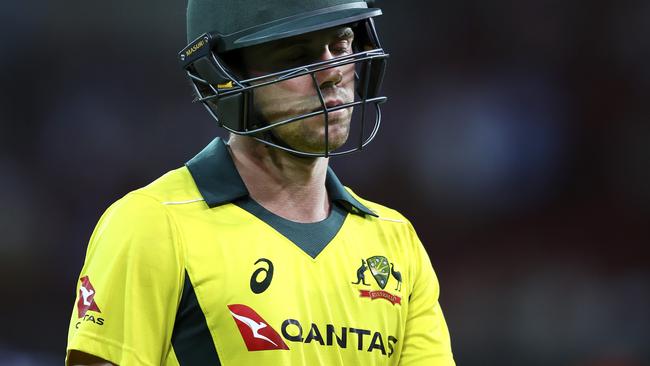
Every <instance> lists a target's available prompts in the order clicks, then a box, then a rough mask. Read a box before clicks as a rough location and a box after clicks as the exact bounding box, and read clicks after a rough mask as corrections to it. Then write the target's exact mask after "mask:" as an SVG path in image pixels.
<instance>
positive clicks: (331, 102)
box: [325, 99, 343, 108]
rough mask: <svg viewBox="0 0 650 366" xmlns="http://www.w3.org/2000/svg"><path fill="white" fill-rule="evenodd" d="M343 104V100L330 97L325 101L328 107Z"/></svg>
mask: <svg viewBox="0 0 650 366" xmlns="http://www.w3.org/2000/svg"><path fill="white" fill-rule="evenodd" d="M341 104H343V100H341V99H330V100H327V101H326V102H325V106H326V107H327V108H333V107H336V106H337V105H341Z"/></svg>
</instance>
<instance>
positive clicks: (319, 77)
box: [315, 46, 349, 89]
mask: <svg viewBox="0 0 650 366" xmlns="http://www.w3.org/2000/svg"><path fill="white" fill-rule="evenodd" d="M333 58H335V56H334V55H333V54H332V52H331V51H330V48H329V46H325V48H324V49H323V51H322V52H321V55H320V57H319V58H318V60H317V61H318V62H322V61H329V60H331V59H333ZM347 66H349V65H344V66H336V67H330V68H328V69H325V70H322V71H319V72H317V73H316V74H315V77H316V82H317V83H318V86H319V87H320V88H321V89H326V88H331V87H333V86H335V85H339V84H340V83H341V81H343V70H344V69H343V68H344V67H347Z"/></svg>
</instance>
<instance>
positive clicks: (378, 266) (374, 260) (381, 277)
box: [366, 255, 390, 290]
mask: <svg viewBox="0 0 650 366" xmlns="http://www.w3.org/2000/svg"><path fill="white" fill-rule="evenodd" d="M366 263H368V268H369V269H370V273H372V276H373V277H374V278H375V280H376V281H377V284H378V285H379V287H381V289H382V290H383V289H384V288H385V287H386V284H387V283H388V277H389V276H390V266H389V264H388V259H386V257H384V256H380V255H376V256H373V257H370V258H368V259H367V260H366Z"/></svg>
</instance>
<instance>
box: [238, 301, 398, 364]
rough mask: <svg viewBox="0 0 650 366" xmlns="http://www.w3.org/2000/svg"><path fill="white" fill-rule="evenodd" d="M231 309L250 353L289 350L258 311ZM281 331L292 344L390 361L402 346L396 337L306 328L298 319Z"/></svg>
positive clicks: (285, 323) (328, 327) (347, 329)
mask: <svg viewBox="0 0 650 366" xmlns="http://www.w3.org/2000/svg"><path fill="white" fill-rule="evenodd" d="M228 309H230V314H231V315H232V317H233V319H234V320H235V323H236V324H237V328H239V332H240V333H241V335H242V338H244V343H246V348H248V350H249V351H267V350H281V349H283V350H288V349H289V347H288V346H287V345H286V343H284V341H283V339H282V338H281V337H280V335H279V334H278V333H277V332H276V331H275V330H274V329H273V328H272V327H271V326H270V325H269V323H267V322H266V321H265V320H264V319H262V317H261V316H259V314H257V313H256V312H255V310H253V309H251V308H250V307H248V306H246V305H241V304H234V305H228ZM280 329H281V332H282V336H283V337H284V339H286V340H287V341H290V342H298V343H304V344H312V343H313V344H319V345H321V346H338V347H339V348H344V349H345V348H348V347H350V348H356V349H357V350H358V351H366V352H378V353H381V354H382V355H384V356H388V357H390V356H392V355H393V353H394V352H395V346H396V344H397V342H398V341H397V338H395V337H393V336H392V335H388V336H386V335H384V334H382V333H381V332H377V331H372V330H369V329H362V328H352V327H338V326H335V325H334V324H325V325H324V326H323V325H322V324H321V325H320V326H318V325H316V324H315V323H311V324H310V325H309V326H305V328H303V325H302V324H301V323H300V321H298V320H297V319H286V320H285V321H283V322H282V325H281V328H280Z"/></svg>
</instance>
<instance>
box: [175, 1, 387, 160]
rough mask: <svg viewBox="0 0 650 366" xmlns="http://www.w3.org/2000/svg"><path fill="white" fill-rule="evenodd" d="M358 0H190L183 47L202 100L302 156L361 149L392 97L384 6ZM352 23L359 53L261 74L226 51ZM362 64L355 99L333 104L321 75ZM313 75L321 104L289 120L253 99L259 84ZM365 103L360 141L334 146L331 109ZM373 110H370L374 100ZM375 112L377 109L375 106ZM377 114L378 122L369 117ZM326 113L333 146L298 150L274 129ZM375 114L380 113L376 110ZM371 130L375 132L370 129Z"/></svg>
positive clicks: (235, 126) (237, 126)
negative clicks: (380, 25) (379, 21)
mask: <svg viewBox="0 0 650 366" xmlns="http://www.w3.org/2000/svg"><path fill="white" fill-rule="evenodd" d="M368 3H369V2H366V1H358V0H189V2H188V7H187V38H188V42H189V44H188V45H187V46H186V47H185V48H184V49H183V50H181V52H180V53H179V55H178V57H179V61H180V63H181V66H182V67H183V69H184V70H185V71H186V73H187V75H188V77H189V79H190V81H191V84H192V86H193V88H194V91H195V92H196V95H197V98H196V100H197V101H199V102H201V103H202V104H203V105H204V106H205V108H206V109H207V110H208V112H209V113H210V115H212V117H214V119H215V120H216V121H217V123H218V125H219V126H221V127H223V128H225V129H226V130H228V131H230V132H232V133H235V134H239V135H246V136H251V137H253V138H255V139H256V140H258V141H260V142H262V143H264V144H267V145H270V146H273V147H276V148H279V149H282V150H285V151H288V152H291V153H293V154H296V155H300V156H307V157H318V156H324V157H328V156H335V155H341V154H346V153H350V152H353V151H357V150H361V149H362V148H363V147H364V146H366V145H367V144H368V143H369V142H370V141H371V140H372V139H373V138H374V137H375V135H376V134H377V131H378V129H379V125H380V123H381V110H380V107H379V105H380V104H381V103H383V102H385V101H386V100H387V98H386V97H385V96H381V95H379V89H380V86H381V83H382V80H383V77H384V73H385V68H386V61H387V58H388V54H387V53H385V52H384V50H383V49H382V47H381V44H380V42H379V38H378V36H377V32H376V29H375V26H374V21H373V17H375V16H378V15H381V10H380V9H378V8H373V7H368ZM343 25H348V26H350V27H352V28H353V30H354V32H355V40H354V42H353V47H354V49H353V53H351V54H347V55H344V56H340V57H335V58H332V59H329V60H326V61H318V62H313V63H309V64H305V65H300V66H297V67H296V66H291V67H289V68H287V69H284V70H280V71H273V72H271V73H269V74H266V75H263V76H257V77H249V76H246V75H241V73H238V72H235V71H234V69H233V68H232V65H229V64H228V63H227V62H226V60H225V59H226V57H225V56H226V55H227V54H229V53H233V52H236V51H237V50H240V49H242V48H244V47H250V46H255V45H260V44H263V43H266V42H272V41H277V40H280V39H284V38H289V37H293V36H298V35H302V34H306V33H310V32H315V31H319V30H323V29H327V28H332V27H337V26H343ZM351 64H354V66H355V82H356V88H355V89H356V94H357V95H356V96H355V99H354V101H352V102H348V103H344V104H341V105H337V106H335V107H327V106H326V103H325V100H324V98H323V94H322V93H321V91H320V87H319V85H318V83H317V81H316V76H315V74H316V73H318V72H320V71H323V70H327V69H331V68H335V67H340V66H343V65H351ZM305 75H308V76H310V77H311V79H312V80H313V85H314V88H315V89H316V92H317V93H316V94H317V96H318V97H319V100H320V105H321V108H320V109H317V110H315V111H312V112H309V113H305V114H301V115H297V116H291V117H290V118H287V119H284V120H281V121H273V122H269V121H264V120H263V118H260V116H259V113H256V111H255V108H254V103H253V98H254V91H255V89H257V88H260V87H263V86H266V85H270V84H273V83H278V82H282V81H285V80H287V79H291V78H296V77H302V76H305ZM356 106H358V107H359V108H361V118H360V124H361V128H360V131H361V134H360V136H359V138H358V139H356V140H357V141H356V142H354V143H353V145H352V147H350V145H345V148H344V149H343V150H342V151H338V150H337V151H331V147H330V145H329V143H328V127H329V122H328V114H329V113H331V112H333V111H336V110H340V109H344V108H350V107H356ZM367 106H372V108H373V110H372V111H370V112H368V113H367V112H366V109H367V108H366V107H367ZM372 112H374V113H372ZM373 114H374V125H372V126H371V127H369V126H370V125H365V127H364V124H365V119H366V118H367V117H368V116H369V115H373ZM318 115H323V117H324V118H323V119H324V128H325V130H324V131H325V135H324V136H325V147H324V149H323V151H322V152H313V151H311V152H307V151H300V150H297V149H294V148H293V147H291V146H288V145H287V144H286V143H284V142H283V141H281V140H280V139H278V138H277V137H275V136H274V135H273V133H272V132H271V130H272V129H273V128H275V127H277V126H280V125H285V124H288V123H300V121H301V120H303V119H305V118H309V117H313V116H318ZM371 118H372V117H371ZM364 131H367V132H364Z"/></svg>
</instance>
